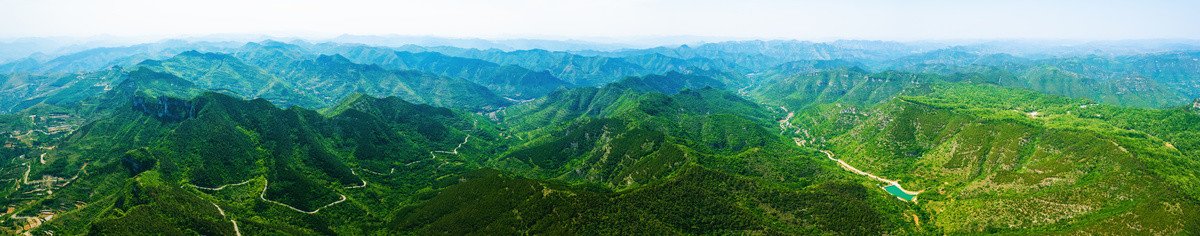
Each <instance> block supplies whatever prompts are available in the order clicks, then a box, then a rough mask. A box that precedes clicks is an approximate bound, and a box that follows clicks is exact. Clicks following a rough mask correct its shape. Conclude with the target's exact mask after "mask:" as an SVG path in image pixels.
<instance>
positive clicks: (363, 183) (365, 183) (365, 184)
mask: <svg viewBox="0 0 1200 236" xmlns="http://www.w3.org/2000/svg"><path fill="white" fill-rule="evenodd" d="M350 173H351V174H354V177H358V181H362V185H359V186H349V187H342V188H345V189H352V188H362V187H366V186H367V180H365V179H363V178H362V177H360V176H358V172H354V168H350Z"/></svg>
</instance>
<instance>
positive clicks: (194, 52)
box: [0, 36, 1200, 235]
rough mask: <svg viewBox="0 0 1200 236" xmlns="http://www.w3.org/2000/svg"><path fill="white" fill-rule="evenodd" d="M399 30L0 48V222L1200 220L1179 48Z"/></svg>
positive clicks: (284, 227)
mask: <svg viewBox="0 0 1200 236" xmlns="http://www.w3.org/2000/svg"><path fill="white" fill-rule="evenodd" d="M387 39H405V38H404V37H371V36H363V37H359V36H343V37H339V38H338V39H337V40H341V41H339V42H346V41H347V40H350V41H354V40H358V41H384V40H387ZM410 39H411V38H410ZM451 41H454V40H451ZM403 42H406V41H395V42H389V44H388V45H391V46H398V47H394V48H389V47H379V46H373V45H359V44H339V43H334V42H319V43H309V42H304V41H299V40H296V41H290V42H288V43H284V42H279V41H272V40H267V41H262V42H255V43H238V42H223V43H205V42H194V43H182V42H163V43H156V44H148V45H143V46H138V47H130V48H106V49H96V50H84V51H80V54H72V55H74V56H58V57H51V56H46V55H34V56H30V57H29V58H26V59H20V60H13V61H10V62H9V63H7V64H3V65H0V71H4V70H7V71H9V72H10V73H3V74H0V93H3V94H4V95H8V96H2V97H0V182H4V183H6V184H3V185H0V186H3V187H0V195H3V196H4V198H3V200H0V204H3V207H2V208H0V209H9V210H5V211H2V212H0V232H2V233H0V234H5V235H7V234H14V235H25V234H28V235H150V234H162V235H466V234H470V235H516V234H542V235H563V234H566V235H578V234H582V235H596V234H603V235H608V234H614V235H627V234H646V235H762V234H766V235H983V234H1000V235H1030V234H1033V235H1042V234H1070V235H1108V234H1111V235H1193V234H1196V233H1197V232H1200V220H1196V219H1197V217H1198V216H1200V200H1197V199H1200V184H1197V183H1200V171H1198V170H1200V158H1198V157H1200V128H1198V126H1196V124H1200V105H1194V104H1192V103H1197V102H1200V100H1197V99H1195V98H1196V96H1193V95H1195V94H1196V89H1195V86H1191V85H1190V83H1192V82H1194V80H1195V78H1196V76H1197V73H1196V72H1197V71H1196V70H1194V68H1193V66H1194V65H1195V63H1194V61H1195V53H1194V52H1189V51H1166V52H1157V51H1156V52H1150V51H1154V50H1151V49H1147V47H1132V46H1131V47H1129V48H1125V49H1105V50H1102V47H1104V46H1103V45H1099V46H1096V45H1095V44H1089V45H1085V46H1081V47H1072V46H1062V47H1063V48H1061V49H1054V48H1038V47H1031V46H1029V45H1023V44H1018V43H1004V42H987V43H977V44H951V43H942V42H911V43H896V42H878V41H833V42H822V43H814V42H801V41H740V42H722V43H705V44H694V45H681V46H677V47H658V48H648V49H627V50H616V51H571V52H564V51H548V50H541V49H533V50H516V51H512V50H510V49H512V48H507V49H474V48H455V47H445V46H436V47H434V46H429V45H425V46H421V45H402V44H404V43H403ZM455 42H459V43H460V44H461V43H468V42H476V43H482V44H480V45H511V44H499V43H496V42H499V41H486V40H479V41H472V40H459V41H455ZM505 42H507V43H516V42H521V41H520V40H510V41H505ZM955 45H958V46H955ZM0 46H2V45H0ZM522 48H523V47H522ZM534 48H536V47H534ZM1164 48H1178V47H1174V46H1171V47H1164ZM1092 49H1094V52H1096V54H1101V53H1105V52H1123V53H1125V54H1104V55H1086V53H1080V52H1087V51H1088V50H1092ZM0 51H2V50H0ZM1031 52H1035V53H1031ZM1054 52H1060V53H1054ZM1036 53H1048V54H1036ZM146 59H150V60H146ZM128 60H134V61H128ZM49 61H55V62H54V63H47V62H49ZM101 65H102V66H101ZM113 65H118V66H113ZM47 68H50V69H47ZM54 68H59V69H54ZM70 68H76V69H70ZM63 70H65V71H69V72H70V73H64V72H65V71H63ZM568 81H569V82H568ZM1189 102H1191V103H1189Z"/></svg>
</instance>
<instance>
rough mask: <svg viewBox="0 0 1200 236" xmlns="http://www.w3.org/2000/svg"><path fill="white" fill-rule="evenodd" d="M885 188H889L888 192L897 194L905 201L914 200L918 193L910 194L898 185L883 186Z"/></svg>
mask: <svg viewBox="0 0 1200 236" xmlns="http://www.w3.org/2000/svg"><path fill="white" fill-rule="evenodd" d="M883 190H887V192H888V193H890V194H892V195H896V196H897V197H900V199H904V200H905V201H912V200H913V198H915V197H917V195H909V194H908V193H905V192H904V191H901V190H900V187H897V186H896V185H888V186H887V187H883Z"/></svg>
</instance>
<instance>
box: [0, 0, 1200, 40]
mask: <svg viewBox="0 0 1200 236" xmlns="http://www.w3.org/2000/svg"><path fill="white" fill-rule="evenodd" d="M222 33H268V34H272V35H275V36H309V37H312V36H336V35H340V34H359V35H387V34H399V35H434V36H449V37H481V38H550V39H565V38H576V39H588V38H599V37H611V38H636V37H646V36H676V35H692V36H720V37H737V38H764V39H779V38H789V39H832V38H848V39H889V40H916V39H980V38H1039V39H1144V38H1188V39H1200V1H1195V0H1172V1H1168V0H1136V1H1111V0H1057V1H1056V0H1015V1H971V0H956V1H950V0H927V1H900V0H830V1H782V0H740V1H710V0H663V1H653V0H608V1H575V0H514V1H463V0H424V1H375V0H337V1H332V0H329V1H315V0H204V1H166V0H106V1H86V0H0V37H6V38H12V37H31V36H94V35H105V34H106V35H114V36H158V37H168V36H180V35H206V34H222Z"/></svg>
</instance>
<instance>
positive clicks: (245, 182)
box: [188, 179, 254, 191]
mask: <svg viewBox="0 0 1200 236" xmlns="http://www.w3.org/2000/svg"><path fill="white" fill-rule="evenodd" d="M251 180H254V179H248V180H246V181H243V182H241V183H236V184H226V185H221V186H220V187H216V188H209V187H203V186H196V185H195V184H188V185H191V186H192V187H193V188H198V189H204V190H214V191H215V190H221V189H225V187H229V186H238V185H243V184H247V183H250V181H251Z"/></svg>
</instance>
